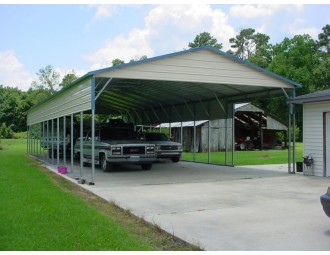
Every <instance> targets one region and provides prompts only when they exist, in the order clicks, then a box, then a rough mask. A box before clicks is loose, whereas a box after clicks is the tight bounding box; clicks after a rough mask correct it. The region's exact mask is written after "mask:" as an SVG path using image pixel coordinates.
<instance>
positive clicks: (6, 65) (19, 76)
mask: <svg viewBox="0 0 330 255" xmlns="http://www.w3.org/2000/svg"><path fill="white" fill-rule="evenodd" d="M35 79H36V77H35V75H33V74H31V73H30V72H29V71H28V70H27V69H26V67H25V66H24V65H23V64H22V63H21V62H20V61H19V60H18V58H17V57H16V56H15V53H14V52H13V51H12V50H8V51H4V52H0V84H2V85H4V86H10V87H18V88H19V89H20V90H22V91H27V90H28V89H29V87H30V85H31V82H32V81H33V80H35Z"/></svg>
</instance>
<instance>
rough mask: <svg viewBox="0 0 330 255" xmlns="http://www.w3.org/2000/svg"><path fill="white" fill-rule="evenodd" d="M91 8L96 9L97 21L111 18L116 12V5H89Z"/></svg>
mask: <svg viewBox="0 0 330 255" xmlns="http://www.w3.org/2000/svg"><path fill="white" fill-rule="evenodd" d="M89 7H91V8H95V9H96V12H95V16H94V17H95V18H96V19H101V18H108V17H111V16H112V15H113V13H114V12H115V11H116V6H115V5H105V4H98V5H97V4H91V5H89Z"/></svg>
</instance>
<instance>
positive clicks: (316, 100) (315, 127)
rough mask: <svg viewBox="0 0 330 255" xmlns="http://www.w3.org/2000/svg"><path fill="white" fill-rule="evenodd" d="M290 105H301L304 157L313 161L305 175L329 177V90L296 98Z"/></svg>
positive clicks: (291, 100)
mask: <svg viewBox="0 0 330 255" xmlns="http://www.w3.org/2000/svg"><path fill="white" fill-rule="evenodd" d="M288 103H290V104H303V142H304V155H305V157H308V156H309V158H311V159H313V164H311V165H310V166H307V165H305V169H304V170H305V174H307V175H315V176H324V177H329V176H330V163H329V162H330V89H328V90H324V91H318V92H315V93H311V94H307V95H302V96H298V97H296V98H293V99H290V100H288Z"/></svg>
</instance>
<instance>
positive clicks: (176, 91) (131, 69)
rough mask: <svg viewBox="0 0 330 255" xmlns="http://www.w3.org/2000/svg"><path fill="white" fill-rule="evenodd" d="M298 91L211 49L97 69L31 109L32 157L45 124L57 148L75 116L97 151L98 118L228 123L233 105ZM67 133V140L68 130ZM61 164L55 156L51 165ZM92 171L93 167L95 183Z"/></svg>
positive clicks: (279, 78)
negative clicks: (87, 129) (89, 133)
mask: <svg viewBox="0 0 330 255" xmlns="http://www.w3.org/2000/svg"><path fill="white" fill-rule="evenodd" d="M109 57H111V56H109ZM297 87H301V85H300V84H298V83H296V82H294V81H291V80H289V79H286V78H284V77H282V76H279V75H277V74H275V73H272V72H269V71H267V70H265V69H263V68H260V67H258V66H256V65H253V64H251V63H249V62H247V61H244V60H242V59H239V58H237V57H235V56H233V55H231V54H228V53H225V52H223V51H220V50H218V49H216V48H213V47H209V46H205V47H200V48H194V49H190V50H185V51H180V52H175V53H171V54H167V55H163V56H159V57H154V58H149V59H145V60H141V61H136V62H132V63H128V64H123V65H119V66H113V67H109V68H105V69H100V70H95V71H91V72H89V73H87V74H86V75H84V76H83V77H81V78H79V79H78V80H76V81H74V82H73V83H71V84H69V85H68V86H66V87H65V88H63V89H62V90H60V91H58V92H57V93H55V94H54V95H52V96H51V97H49V98H47V99H46V100H44V101H43V102H40V103H39V104H37V105H36V106H34V107H32V108H31V109H30V110H29V112H28V116H27V125H28V131H29V132H28V153H29V154H30V155H33V156H35V157H39V158H40V155H41V153H40V152H41V148H40V146H39V145H38V144H40V142H39V141H40V139H41V137H42V136H45V135H47V136H48V130H45V129H44V126H45V125H44V124H45V123H47V127H48V126H50V125H51V128H50V133H51V137H52V136H54V135H56V136H57V137H58V139H57V141H58V142H57V148H59V132H60V123H63V124H62V125H63V126H66V125H67V124H65V122H66V119H67V117H69V118H71V121H70V124H69V125H71V128H70V130H71V134H72V130H73V128H74V127H73V116H74V115H79V116H80V119H81V120H80V136H81V137H82V136H83V135H82V133H83V126H84V125H83V117H84V114H86V113H87V114H89V116H91V119H90V123H91V127H92V137H91V141H92V145H91V146H92V148H94V145H95V144H94V138H95V137H94V135H95V134H94V132H93V130H95V115H96V114H116V115H121V116H125V118H126V119H127V120H128V121H130V122H133V123H134V124H141V125H150V124H159V123H163V122H175V121H191V120H194V121H198V120H205V119H208V120H214V119H228V118H230V117H231V116H232V115H233V113H234V110H233V105H234V104H235V103H242V102H249V101H251V100H253V99H256V98H266V97H273V96H279V95H285V96H286V97H290V96H293V95H294V93H295V88H297ZM55 123H56V127H54V125H55ZM36 129H39V132H34V135H32V132H31V131H33V130H36ZM63 132H64V134H63V137H66V134H65V132H66V131H65V129H64V130H63ZM228 132H230V129H229V128H228ZM231 132H233V130H232V129H231ZM71 137H72V135H71ZM71 139H72V138H71ZM231 142H232V143H234V141H231ZM71 146H73V145H72V142H71ZM73 149H74V148H73V147H71V168H73V159H72V158H73V154H72V153H73ZM232 154H233V153H232ZM94 156H95V154H94V149H93V150H92V158H93V157H94ZM47 160H48V159H47ZM59 162H60V161H59V156H58V155H57V160H56V162H53V163H55V164H59ZM64 163H65V162H64ZM231 165H234V160H232V161H231ZM82 167H83V166H82V163H81V169H82ZM94 170H95V166H94V164H92V182H93V181H94ZM81 172H82V171H81ZM80 174H81V173H80Z"/></svg>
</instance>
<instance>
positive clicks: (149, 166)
mask: <svg viewBox="0 0 330 255" xmlns="http://www.w3.org/2000/svg"><path fill="white" fill-rule="evenodd" d="M151 167H152V163H146V164H142V165H141V168H142V169H143V170H150V169H151Z"/></svg>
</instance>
